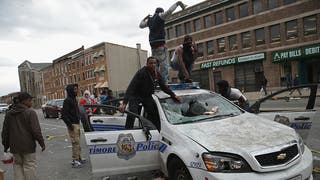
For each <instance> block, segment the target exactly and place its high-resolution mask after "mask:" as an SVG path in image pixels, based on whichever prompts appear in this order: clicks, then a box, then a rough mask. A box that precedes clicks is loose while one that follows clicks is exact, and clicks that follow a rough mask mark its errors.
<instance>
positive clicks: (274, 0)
mask: <svg viewBox="0 0 320 180" xmlns="http://www.w3.org/2000/svg"><path fill="white" fill-rule="evenodd" d="M277 7H278V0H268V9H274V8H277Z"/></svg>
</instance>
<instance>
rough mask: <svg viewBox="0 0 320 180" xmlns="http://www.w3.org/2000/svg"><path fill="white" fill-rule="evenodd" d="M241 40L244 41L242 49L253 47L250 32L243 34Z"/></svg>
mask: <svg viewBox="0 0 320 180" xmlns="http://www.w3.org/2000/svg"><path fill="white" fill-rule="evenodd" d="M241 40H242V48H249V47H251V35H250V32H244V33H241Z"/></svg>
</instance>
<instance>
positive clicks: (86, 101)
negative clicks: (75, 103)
mask: <svg viewBox="0 0 320 180" xmlns="http://www.w3.org/2000/svg"><path fill="white" fill-rule="evenodd" d="M79 104H80V105H84V104H96V102H95V100H94V99H93V98H92V97H91V94H90V91H89V90H85V91H84V93H83V97H82V98H81V99H80V100H79ZM96 109H97V108H87V109H86V114H92V113H94V112H95V111H96Z"/></svg>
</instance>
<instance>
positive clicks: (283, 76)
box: [271, 44, 320, 86]
mask: <svg viewBox="0 0 320 180" xmlns="http://www.w3.org/2000/svg"><path fill="white" fill-rule="evenodd" d="M271 56H272V62H273V63H279V66H280V82H281V85H282V86H285V85H286V84H287V82H288V81H290V80H292V77H294V76H295V75H296V74H297V75H298V76H299V80H300V83H302V84H308V83H320V68H319V67H320V44H313V45H308V46H302V47H298V48H292V49H286V50H281V51H274V52H272V53H271Z"/></svg>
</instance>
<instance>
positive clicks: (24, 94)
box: [18, 92, 34, 102]
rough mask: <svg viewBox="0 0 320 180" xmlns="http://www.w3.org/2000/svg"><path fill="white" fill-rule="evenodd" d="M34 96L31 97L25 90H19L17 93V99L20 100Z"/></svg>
mask: <svg viewBox="0 0 320 180" xmlns="http://www.w3.org/2000/svg"><path fill="white" fill-rule="evenodd" d="M32 98H34V97H32V96H31V95H30V94H29V93H27V92H21V93H20V94H19V95H18V100H19V101H20V102H21V101H23V100H26V99H32Z"/></svg>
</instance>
